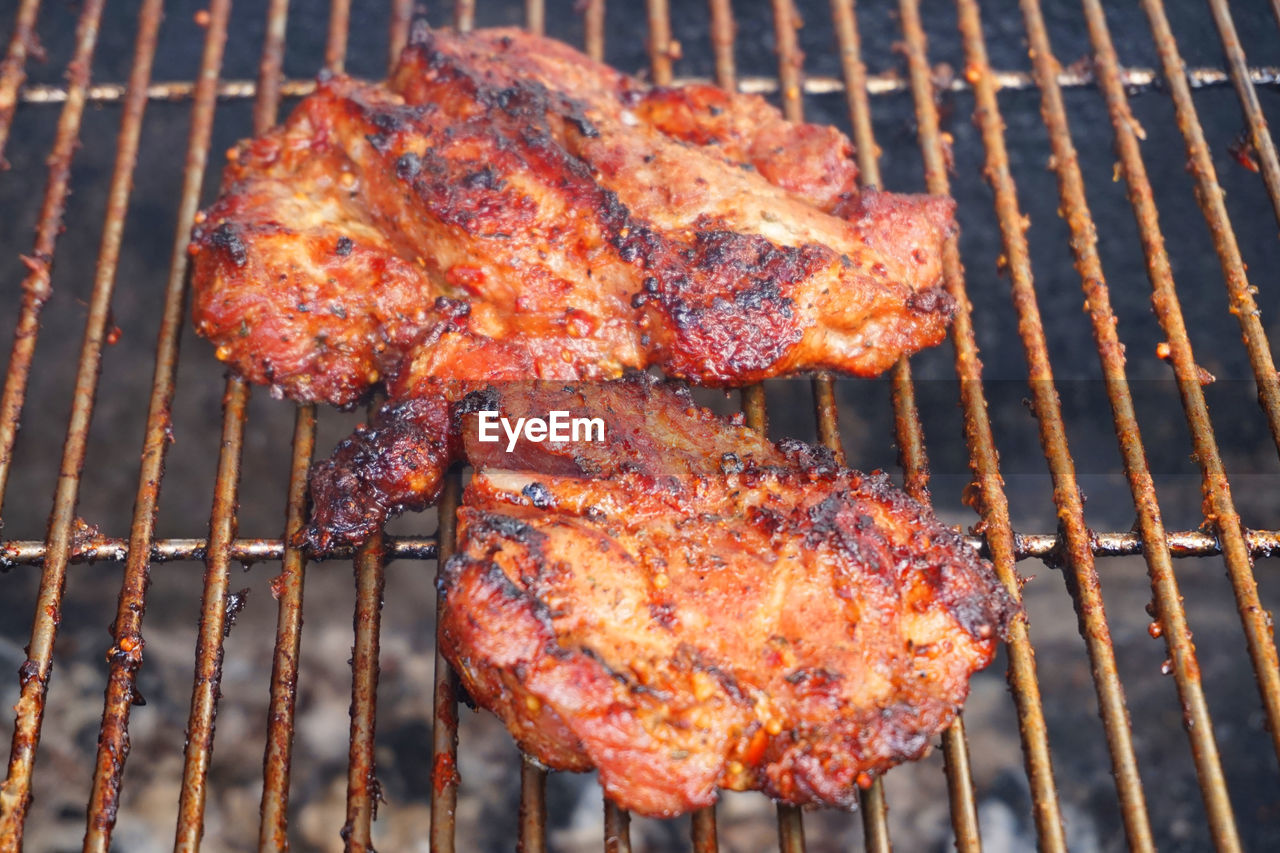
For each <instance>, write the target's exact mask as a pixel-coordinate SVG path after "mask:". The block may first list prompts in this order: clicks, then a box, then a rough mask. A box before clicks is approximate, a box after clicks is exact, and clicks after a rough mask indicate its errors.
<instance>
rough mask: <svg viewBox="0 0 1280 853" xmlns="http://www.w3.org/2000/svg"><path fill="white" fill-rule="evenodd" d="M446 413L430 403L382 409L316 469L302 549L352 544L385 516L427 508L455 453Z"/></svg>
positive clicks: (434, 399)
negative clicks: (308, 520) (310, 509)
mask: <svg viewBox="0 0 1280 853" xmlns="http://www.w3.org/2000/svg"><path fill="white" fill-rule="evenodd" d="M449 408H450V407H449V405H448V403H447V402H446V401H445V400H444V398H442V397H438V396H430V397H420V398H414V399H409V400H401V401H397V402H394V403H388V404H387V405H385V406H383V407H382V408H381V409H379V410H378V412H377V414H376V415H374V417H373V419H372V423H370V425H369V426H366V427H361V428H360V429H358V430H356V432H355V433H354V434H352V435H351V436H350V437H349V438H346V439H344V440H343V441H342V443H341V444H339V445H338V448H337V450H335V451H334V453H333V455H332V456H330V457H329V458H328V459H326V460H324V461H322V462H319V463H317V464H316V465H315V466H314V467H313V468H312V469H311V476H310V491H311V507H312V511H311V521H310V524H309V525H308V527H307V530H306V535H305V539H306V543H307V544H308V545H310V547H311V548H312V549H314V550H317V551H323V550H327V549H329V548H331V547H333V546H334V545H344V544H352V545H355V544H359V543H361V542H364V541H365V540H367V539H368V538H369V537H370V536H372V535H373V534H374V533H376V532H377V531H378V530H380V529H381V527H382V525H383V524H384V523H385V522H386V521H387V519H388V518H390V517H391V516H393V515H397V514H399V513H401V512H403V511H404V510H406V509H415V510H421V509H425V508H426V507H428V506H430V505H431V504H432V503H434V502H435V500H436V498H438V497H439V495H440V489H441V487H442V485H443V483H444V473H445V471H446V470H447V469H448V467H449V463H450V461H451V460H452V459H454V458H455V457H456V456H457V455H458V450H459V448H458V439H457V435H456V430H454V429H453V427H452V425H451V423H450V420H451V419H450V412H449Z"/></svg>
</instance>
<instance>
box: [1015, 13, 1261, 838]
mask: <svg viewBox="0 0 1280 853" xmlns="http://www.w3.org/2000/svg"><path fill="white" fill-rule="evenodd" d="M1022 12H1023V18H1024V20H1025V22H1026V29H1027V35H1028V37H1029V39H1030V44H1031V58H1032V62H1033V64H1034V67H1035V72H1036V76H1037V77H1038V78H1039V80H1040V81H1041V91H1042V102H1041V103H1042V105H1041V114H1042V116H1043V118H1044V122H1045V126H1046V127H1047V128H1048V130H1049V135H1050V141H1051V143H1052V149H1053V161H1052V164H1053V168H1054V170H1055V171H1056V172H1057V175H1058V193H1059V196H1060V197H1061V198H1062V211H1063V215H1064V218H1065V219H1066V221H1067V225H1068V227H1069V228H1070V229H1071V248H1072V251H1073V252H1074V254H1075V257H1076V267H1077V270H1078V272H1079V273H1080V277H1081V284H1082V286H1083V289H1084V292H1085V298H1086V304H1087V307H1088V311H1089V317H1090V320H1091V321H1092V325H1093V335H1094V341H1095V343H1096V345H1097V349H1098V354H1099V358H1100V359H1101V362H1102V368H1103V377H1104V381H1105V383H1106V386H1107V396H1108V398H1109V399H1110V401H1111V410H1112V417H1113V420H1114V424H1115V431H1116V435H1117V437H1118V438H1119V443H1120V452H1121V454H1122V455H1123V456H1124V465H1125V471H1126V473H1127V475H1128V479H1129V483H1130V489H1131V491H1132V494H1133V502H1134V506H1135V507H1136V508H1137V512H1138V526H1139V528H1140V529H1141V532H1142V536H1143V543H1144V552H1145V554H1146V558H1147V569H1148V573H1149V575H1150V577H1151V589H1152V595H1153V596H1154V600H1155V601H1156V602H1158V605H1157V606H1158V610H1157V612H1158V614H1159V616H1160V619H1159V621H1158V622H1156V623H1155V624H1156V625H1157V626H1159V627H1160V629H1161V632H1162V634H1163V636H1164V638H1165V644H1166V646H1167V648H1168V651H1169V659H1170V661H1172V663H1173V674H1174V678H1175V682H1176V684H1177V687H1178V694H1179V698H1180V699H1181V702H1182V707H1183V709H1184V712H1185V713H1186V715H1187V726H1186V730H1187V736H1188V738H1189V739H1190V742H1191V751H1192V758H1193V760H1194V763H1195V767H1196V774H1197V776H1198V777H1199V781H1200V789H1201V792H1202V793H1203V796H1204V803H1205V808H1206V811H1207V813H1208V817H1209V826H1210V834H1211V836H1212V837H1213V838H1214V839H1215V840H1216V842H1217V847H1218V849H1220V850H1239V849H1240V840H1239V838H1238V835H1237V832H1236V824H1235V816H1234V815H1233V814H1232V810H1231V801H1230V799H1229V797H1228V795H1227V788H1226V780H1225V778H1224V776H1223V773H1222V766H1221V763H1220V761H1219V759H1218V745H1217V742H1216V740H1215V739H1214V734H1213V722H1212V721H1211V720H1210V718H1209V710H1208V705H1207V703H1206V701H1205V696H1204V690H1203V688H1202V687H1201V683H1200V665H1199V662H1198V661H1197V658H1196V652H1195V646H1194V644H1193V643H1192V642H1191V633H1190V631H1189V629H1188V628H1187V619H1186V613H1185V611H1184V609H1183V606H1182V596H1181V594H1180V593H1179V590H1178V581H1177V578H1176V577H1175V575H1174V572H1173V564H1172V560H1171V558H1170V555H1169V549H1168V546H1167V545H1166V544H1165V529H1164V522H1163V521H1162V520H1161V517H1160V508H1159V502H1158V499H1157V496H1156V490H1155V483H1154V482H1153V481H1152V479H1151V472H1150V470H1149V469H1148V467H1147V459H1146V454H1145V453H1144V452H1143V443H1142V435H1141V432H1140V431H1139V428H1138V420H1137V415H1136V413H1135V411H1134V406H1133V398H1132V397H1131V395H1130V393H1129V384H1128V379H1127V378H1126V375H1125V358H1124V346H1123V344H1121V342H1120V337H1119V335H1118V333H1117V328H1116V323H1117V317H1116V315H1115V313H1114V312H1113V311H1112V308H1111V299H1110V294H1109V290H1108V288H1107V283H1106V279H1105V278H1104V276H1103V270H1102V261H1101V259H1100V258H1099V256H1098V251H1097V232H1096V229H1095V226H1094V222H1093V217H1092V214H1091V213H1090V211H1089V205H1088V201H1087V200H1086V198H1085V189H1084V178H1083V176H1082V175H1081V173H1080V167H1079V164H1078V159H1077V156H1076V150H1075V146H1074V144H1073V143H1072V141H1071V131H1070V128H1069V127H1068V125H1067V114H1066V109H1065V107H1064V106H1063V102H1062V93H1061V90H1059V88H1058V87H1057V85H1056V84H1055V82H1054V74H1053V71H1054V69H1055V68H1056V66H1057V60H1056V59H1055V58H1054V55H1053V53H1052V52H1051V48H1050V45H1049V35H1048V31H1047V30H1046V28H1045V23H1044V18H1043V16H1042V14H1041V10H1040V3H1039V0H1023V2H1022Z"/></svg>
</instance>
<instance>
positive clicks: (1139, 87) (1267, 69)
mask: <svg viewBox="0 0 1280 853" xmlns="http://www.w3.org/2000/svg"><path fill="white" fill-rule="evenodd" d="M397 2H399V0H397ZM527 2H528V0H527ZM714 2H716V3H722V2H724V0H714ZM590 12H591V7H590V6H588V8H587V14H585V15H584V17H585V21H586V28H587V32H588V36H589V35H590V33H591V28H592V27H593V26H595V24H594V23H593V20H594V19H593V18H592V16H591V14H590ZM713 36H714V37H715V38H724V36H723V34H714V33H713ZM588 55H590V54H588ZM1247 73H1248V78H1249V82H1250V83H1251V84H1253V85H1254V86H1266V87H1268V88H1277V87H1280V66H1275V65H1260V66H1252V67H1250V68H1248V69H1247ZM991 74H992V76H993V77H994V78H995V80H996V83H997V84H998V85H999V87H1000V89H1001V90H1009V91H1023V90H1028V89H1032V88H1034V87H1035V85H1036V84H1035V78H1034V76H1033V75H1031V74H1030V73H1028V72H1025V71H1013V70H998V69H993V70H992V72H991ZM1121 76H1122V78H1123V80H1124V83H1125V87H1126V88H1127V89H1128V91H1130V92H1133V93H1135V94H1145V93H1149V92H1155V91H1162V90H1163V88H1164V84H1163V81H1162V79H1161V76H1160V72H1159V71H1158V70H1156V69H1153V68H1125V69H1123V70H1122V71H1121ZM1186 76H1187V83H1188V85H1189V86H1191V88H1192V89H1208V88H1215V87H1219V86H1227V85H1229V84H1231V83H1232V78H1231V76H1230V75H1229V73H1228V72H1227V71H1224V70H1223V69H1221V68H1213V67H1204V68H1188V69H1187V72H1186ZM738 79H739V83H738V87H739V90H740V91H743V92H747V93H750V94H754V95H772V94H776V93H778V92H780V91H781V84H780V83H779V81H778V79H777V78H776V77H762V76H757V75H749V76H746V77H740V78H738ZM710 82H712V81H711V80H710V79H709V78H706V77H696V76H693V77H673V78H672V83H673V84H674V85H677V86H681V85H684V84H686V83H710ZM1096 84H1097V81H1096V80H1095V78H1094V75H1093V73H1092V72H1091V71H1089V70H1078V69H1074V68H1072V69H1066V70H1063V71H1060V72H1059V73H1058V85H1059V86H1061V87H1062V88H1064V89H1080V88H1087V87H1092V86H1095V85H1096ZM257 85H258V84H257V83H256V82H254V81H253V80H223V81H221V82H219V83H218V97H219V98H221V99H222V100H247V99H249V98H252V97H254V96H255V95H256V94H257V91H258V89H257ZM315 88H316V84H315V81H314V80H302V79H288V80H284V81H282V82H281V84H280V92H281V94H282V95H283V96H284V97H286V98H300V97H303V96H305V95H310V94H311V93H312V92H314V91H315ZM937 88H938V89H939V91H944V92H953V93H960V92H968V91H970V90H971V88H972V87H971V86H970V85H969V83H968V82H967V81H966V80H965V79H964V77H962V76H957V77H952V78H950V79H947V80H944V81H939V82H938V84H937ZM801 89H802V93H803V94H805V95H832V94H838V93H840V92H843V91H844V90H845V82H844V80H842V79H841V78H839V77H830V76H825V75H821V74H815V75H813V76H811V77H809V76H806V77H805V79H804V80H803V81H802V83H801ZM194 90H195V83H193V82H191V81H188V80H168V81H162V82H159V83H152V84H151V85H150V86H148V87H147V97H149V98H150V99H151V100H153V101H185V100H189V99H190V98H191V97H192V94H193V92H194ZM910 90H911V84H910V82H909V81H908V80H904V79H903V78H902V77H901V75H899V74H898V73H897V72H896V71H882V72H879V73H877V74H871V75H869V76H868V77H867V91H868V92H869V93H870V94H872V95H876V96H882V95H893V94H901V93H905V92H909V91H910ZM124 95H125V86H124V84H123V83H95V84H93V85H91V86H90V87H89V89H88V90H87V92H86V93H85V100H87V101H89V102H92V103H97V102H107V103H109V102H112V101H119V100H123V98H124ZM66 99H67V90H66V88H64V87H62V86H53V85H49V84H46V83H35V84H32V85H30V86H25V87H23V88H22V89H21V90H20V91H19V92H18V94H17V102H18V103H22V104H60V103H62V102H63V101H65V100H66Z"/></svg>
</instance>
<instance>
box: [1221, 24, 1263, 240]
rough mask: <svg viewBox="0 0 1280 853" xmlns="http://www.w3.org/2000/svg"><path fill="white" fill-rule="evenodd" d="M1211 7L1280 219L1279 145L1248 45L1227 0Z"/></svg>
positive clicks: (1255, 149)
mask: <svg viewBox="0 0 1280 853" xmlns="http://www.w3.org/2000/svg"><path fill="white" fill-rule="evenodd" d="M1209 8H1210V10H1211V11H1212V12H1213V23H1214V25H1215V26H1216V27H1217V28H1218V35H1219V36H1220V37H1221V39H1222V52H1223V54H1224V55H1225V57H1226V60H1227V70H1228V72H1229V73H1230V74H1231V83H1232V85H1234V86H1235V88H1236V95H1237V96H1238V97H1239V98H1240V108H1241V109H1242V110H1243V111H1244V114H1245V118H1246V120H1247V121H1248V123H1249V141H1250V142H1251V143H1252V144H1253V150H1254V151H1255V152H1256V153H1257V155H1258V160H1259V161H1260V162H1259V166H1260V167H1261V169H1262V179H1263V181H1264V182H1265V183H1266V185H1267V194H1268V195H1269V196H1271V206H1272V208H1273V209H1274V211H1275V214H1276V220H1277V221H1278V222H1280V160H1277V158H1276V146H1275V142H1273V141H1272V139H1271V131H1270V130H1269V129H1268V127H1267V117H1266V116H1265V115H1263V113H1262V104H1260V103H1259V102H1258V91H1257V89H1256V88H1254V85H1253V80H1251V79H1250V74H1249V63H1248V60H1247V59H1246V58H1245V55H1244V48H1242V47H1241V46H1240V37H1239V36H1238V35H1237V34H1236V25H1235V21H1233V20H1232V19H1231V8H1230V7H1229V6H1228V5H1227V4H1226V2H1225V0H1209Z"/></svg>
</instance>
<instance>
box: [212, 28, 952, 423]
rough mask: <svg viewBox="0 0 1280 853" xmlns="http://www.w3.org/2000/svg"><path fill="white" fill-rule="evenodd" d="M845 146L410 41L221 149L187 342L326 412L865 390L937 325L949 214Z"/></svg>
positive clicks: (737, 108)
mask: <svg viewBox="0 0 1280 853" xmlns="http://www.w3.org/2000/svg"><path fill="white" fill-rule="evenodd" d="M850 154H851V146H850V143H849V141H848V139H847V138H846V137H844V136H843V135H842V134H841V133H839V132H838V131H836V130H835V129H832V128H824V127H816V126H812V125H799V124H793V123H789V122H787V121H784V120H783V119H782V117H781V115H780V114H779V112H778V111H777V110H776V109H775V108H773V107H772V106H770V105H768V104H767V103H766V102H765V101H763V100H762V99H760V98H758V97H756V96H752V95H739V94H730V93H725V92H721V91H718V90H715V89H712V88H710V87H706V86H689V87H684V88H657V89H654V88H649V87H647V86H645V85H643V84H641V83H639V82H638V81H636V80H634V79H633V78H630V77H627V76H625V75H623V74H620V73H618V72H616V71H614V70H613V69H610V68H609V67H607V66H605V65H602V64H599V63H596V62H593V61H592V60H590V59H588V58H587V57H585V56H584V55H582V54H580V53H578V52H577V51H575V50H573V49H571V48H569V47H567V46H565V45H563V44H561V43H558V42H555V41H552V40H548V39H543V38H540V37H537V36H531V35H528V34H526V33H522V32H519V31H515V30H488V31H478V32H474V33H470V34H459V33H453V32H449V31H443V30H442V31H434V32H433V31H428V30H426V29H419V30H418V31H417V32H416V35H415V39H414V41H413V43H412V44H411V45H410V46H409V47H408V48H407V49H406V50H405V52H404V54H403V56H402V58H401V61H400V64H399V67H398V68H397V70H396V71H395V73H394V74H393V75H392V77H391V79H390V80H389V81H388V82H387V84H386V85H375V84H369V83H364V82H359V81H356V80H353V79H350V78H348V77H345V76H342V75H332V76H328V77H324V78H322V79H321V80H320V81H319V83H318V85H317V90H316V92H315V93H314V94H312V95H311V96H309V97H307V98H305V99H304V100H303V101H302V102H301V104H299V106H298V107H297V109H296V110H295V111H294V112H293V113H292V115H291V116H290V117H289V118H288V120H287V121H286V122H285V123H284V124H283V125H281V126H280V127H277V128H275V129H273V130H271V131H269V132H267V133H266V134H263V135H262V136H260V137H258V138H256V139H252V140H248V141H246V142H243V143H241V144H240V145H239V146H238V147H236V148H235V149H233V150H232V151H231V153H230V158H231V162H230V164H229V166H228V168H227V170H226V173H225V175H224V179H223V186H222V193H221V195H220V196H219V198H218V200H217V201H216V202H215V203H214V204H213V205H212V206H211V207H210V208H208V209H207V210H206V211H204V212H203V213H202V214H201V216H200V217H199V223H198V225H197V227H196V229H195V232H194V235H193V241H192V244H191V252H192V254H193V271H194V272H193V286H194V294H195V295H194V319H195V324H196V328H197V329H198V330H199V331H200V333H201V334H203V335H204V336H206V337H207V338H209V339H210V340H211V341H213V342H214V343H215V344H216V345H217V348H218V350H217V351H218V355H219V357H220V358H222V359H223V360H224V361H227V362H228V363H230V364H231V365H232V366H233V367H234V368H235V369H236V370H237V371H239V372H240V373H241V374H242V375H244V376H246V377H247V378H249V379H251V380H253V381H257V382H262V383H268V384H271V385H273V386H274V387H275V390H276V391H277V392H278V393H280V394H283V395H285V396H289V397H292V398H294V399H298V400H310V401H327V402H330V403H334V404H338V405H350V404H352V403H354V402H356V401H358V400H359V399H360V398H362V397H363V396H364V395H366V394H367V393H368V392H369V390H370V389H372V388H375V387H378V386H385V387H387V389H388V390H389V391H390V394H391V396H392V397H393V398H404V397H407V396H411V395H412V394H413V393H414V389H415V388H417V387H418V386H419V384H420V383H422V382H424V381H430V380H435V379H444V380H451V379H463V380H481V381H487V380H491V379H494V378H502V377H518V378H525V379H531V378H549V379H587V378H609V377H616V376H618V375H620V373H621V372H622V371H623V370H624V369H625V368H628V367H635V368H643V367H647V366H651V365H658V366H661V367H662V368H663V369H664V370H665V371H666V372H667V373H669V374H671V375H676V376H680V377H684V378H687V379H690V380H692V381H696V382H701V383H710V384H723V385H734V384H743V383H747V382H751V381H755V380H758V379H761V378H764V377H769V376H775V375H779V374H783V373H789V372H795V371H803V370H807V369H814V368H833V369H838V370H843V371H848V372H851V373H856V374H863V375H870V374H876V373H879V372H881V371H882V370H884V369H886V368H887V367H888V366H889V365H891V364H892V363H893V362H894V361H895V360H896V359H897V358H898V357H899V356H900V355H901V354H903V353H911V352H914V351H916V350H918V349H920V348H922V347H926V346H931V345H934V344H937V343H938V342H939V341H941V340H942V338H943V336H944V335H945V332H946V326H947V324H948V322H949V320H950V317H951V314H952V307H953V306H952V304H951V301H950V300H949V298H948V297H947V296H946V294H945V292H944V291H943V290H942V289H941V287H940V286H939V281H940V276H941V262H940V257H941V253H942V245H943V241H944V240H945V238H946V236H947V235H948V234H949V233H950V232H951V231H952V230H953V229H954V227H955V226H954V222H953V219H952V211H953V203H952V202H951V200H950V199H944V198H937V197H931V196H911V195H894V194H889V193H880V192H874V191H864V192H859V191H857V190H856V188H855V178H856V169H855V167H854V165H853V162H852V160H851V159H850Z"/></svg>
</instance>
